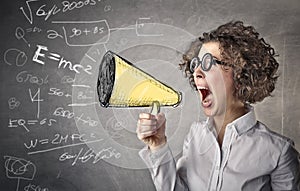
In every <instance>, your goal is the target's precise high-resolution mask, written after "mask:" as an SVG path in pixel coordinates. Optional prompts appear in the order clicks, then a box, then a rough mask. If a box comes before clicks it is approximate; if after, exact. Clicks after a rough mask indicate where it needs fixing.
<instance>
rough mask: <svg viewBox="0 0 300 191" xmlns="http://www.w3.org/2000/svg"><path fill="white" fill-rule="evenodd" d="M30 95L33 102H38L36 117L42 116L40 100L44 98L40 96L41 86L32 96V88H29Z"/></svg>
mask: <svg viewBox="0 0 300 191" xmlns="http://www.w3.org/2000/svg"><path fill="white" fill-rule="evenodd" d="M29 96H30V100H31V102H32V103H33V102H37V114H36V118H40V102H41V101H44V100H43V99H41V98H40V96H41V91H40V88H38V90H37V92H36V93H35V94H34V95H33V96H32V92H31V89H29Z"/></svg>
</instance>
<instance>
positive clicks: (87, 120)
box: [75, 113, 99, 127]
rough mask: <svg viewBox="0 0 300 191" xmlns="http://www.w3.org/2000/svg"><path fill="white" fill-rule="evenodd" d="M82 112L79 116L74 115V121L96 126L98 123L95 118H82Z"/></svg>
mask: <svg viewBox="0 0 300 191" xmlns="http://www.w3.org/2000/svg"><path fill="white" fill-rule="evenodd" d="M83 117H84V114H83V113H82V114H81V115H80V116H79V117H78V116H77V117H75V121H76V122H79V121H80V122H82V123H83V124H88V125H89V126H91V127H96V126H97V125H98V124H99V123H98V121H96V120H93V119H91V118H90V117H86V119H83Z"/></svg>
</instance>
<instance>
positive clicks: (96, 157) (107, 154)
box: [59, 147, 121, 166]
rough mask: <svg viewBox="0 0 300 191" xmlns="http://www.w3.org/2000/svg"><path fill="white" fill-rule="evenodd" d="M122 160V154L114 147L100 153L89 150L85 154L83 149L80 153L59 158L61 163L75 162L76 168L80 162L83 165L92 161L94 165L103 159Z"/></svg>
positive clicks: (68, 153)
mask: <svg viewBox="0 0 300 191" xmlns="http://www.w3.org/2000/svg"><path fill="white" fill-rule="evenodd" d="M113 157H114V158H116V159H118V158H120V157H121V153H119V152H117V151H116V150H115V149H113V148H112V147H108V148H105V149H102V150H100V151H99V152H95V151H94V150H93V149H91V148H90V149H88V150H87V151H85V152H84V149H83V148H81V149H80V151H79V152H78V153H73V154H70V152H65V153H63V154H62V155H61V156H60V157H59V161H66V160H73V161H72V164H71V165H72V166H74V165H75V164H76V163H77V162H78V161H80V162H81V163H86V162H88V161H89V160H92V163H93V164H96V163H97V162H99V161H100V160H102V159H110V158H113Z"/></svg>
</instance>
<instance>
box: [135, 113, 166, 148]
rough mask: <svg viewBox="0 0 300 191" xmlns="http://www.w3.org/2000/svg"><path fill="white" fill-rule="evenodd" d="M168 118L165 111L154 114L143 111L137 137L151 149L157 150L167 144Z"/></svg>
mask: <svg viewBox="0 0 300 191" xmlns="http://www.w3.org/2000/svg"><path fill="white" fill-rule="evenodd" d="M165 129H166V118H165V115H164V114H163V113H159V114H157V115H152V114H150V113H141V114H140V115H139V119H138V122H137V129H136V133H137V137H138V138H139V139H140V140H141V141H143V142H144V143H145V144H146V145H148V146H149V148H150V150H156V149H158V148H161V147H162V146H163V145H165V144H166V142H167V139H166V136H165Z"/></svg>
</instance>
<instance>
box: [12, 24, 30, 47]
mask: <svg viewBox="0 0 300 191" xmlns="http://www.w3.org/2000/svg"><path fill="white" fill-rule="evenodd" d="M15 36H16V38H17V39H18V40H20V39H22V40H23V41H24V42H25V43H26V44H27V45H28V47H30V44H29V43H28V41H27V40H26V39H25V31H24V29H22V28H21V27H17V28H16V32H15Z"/></svg>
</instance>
